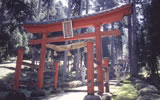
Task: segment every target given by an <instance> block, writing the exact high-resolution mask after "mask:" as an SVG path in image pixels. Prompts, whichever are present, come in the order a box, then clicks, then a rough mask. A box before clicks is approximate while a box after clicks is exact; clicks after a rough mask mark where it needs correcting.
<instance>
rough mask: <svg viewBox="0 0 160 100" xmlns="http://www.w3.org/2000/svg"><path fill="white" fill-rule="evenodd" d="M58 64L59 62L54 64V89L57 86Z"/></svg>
mask: <svg viewBox="0 0 160 100" xmlns="http://www.w3.org/2000/svg"><path fill="white" fill-rule="evenodd" d="M58 65H59V62H56V64H55V74H54V89H56V88H57V83H58Z"/></svg>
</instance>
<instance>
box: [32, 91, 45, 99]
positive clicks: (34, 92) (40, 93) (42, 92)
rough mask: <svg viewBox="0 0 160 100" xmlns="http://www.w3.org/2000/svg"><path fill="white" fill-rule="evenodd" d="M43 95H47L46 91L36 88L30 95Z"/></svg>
mask: <svg viewBox="0 0 160 100" xmlns="http://www.w3.org/2000/svg"><path fill="white" fill-rule="evenodd" d="M41 96H45V92H44V91H42V90H35V91H32V93H31V95H30V97H41Z"/></svg>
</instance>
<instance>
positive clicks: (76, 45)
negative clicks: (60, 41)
mask: <svg viewBox="0 0 160 100" xmlns="http://www.w3.org/2000/svg"><path fill="white" fill-rule="evenodd" d="M86 46H87V42H78V43H72V44H68V45H54V44H46V47H47V48H50V49H53V50H55V51H66V50H68V51H69V50H74V49H78V48H83V47H86Z"/></svg>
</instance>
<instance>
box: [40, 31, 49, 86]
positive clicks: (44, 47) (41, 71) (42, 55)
mask: <svg viewBox="0 0 160 100" xmlns="http://www.w3.org/2000/svg"><path fill="white" fill-rule="evenodd" d="M47 35H48V34H43V36H42V44H41V56H40V66H39V70H38V89H41V88H42V86H43V72H44V66H45V55H46V39H47Z"/></svg>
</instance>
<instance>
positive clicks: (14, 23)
mask: <svg viewBox="0 0 160 100" xmlns="http://www.w3.org/2000/svg"><path fill="white" fill-rule="evenodd" d="M1 5H2V6H1V7H0V62H2V61H3V60H5V59H7V58H8V57H9V56H15V55H16V53H15V52H16V49H17V47H18V46H24V47H26V48H27V50H28V46H27V42H28V39H27V38H28V36H27V35H26V32H25V31H24V29H23V28H22V27H21V26H20V25H19V24H21V23H23V22H24V21H26V20H28V19H30V20H32V17H33V11H32V6H33V4H32V2H30V3H29V2H25V1H24V0H2V2H1ZM27 52H28V51H27ZM27 52H26V53H27Z"/></svg>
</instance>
